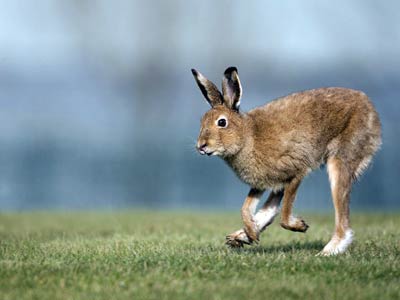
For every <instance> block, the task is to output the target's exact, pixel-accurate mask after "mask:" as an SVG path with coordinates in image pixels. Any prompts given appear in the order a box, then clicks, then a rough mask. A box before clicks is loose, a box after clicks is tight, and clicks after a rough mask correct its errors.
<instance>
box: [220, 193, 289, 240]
mask: <svg viewBox="0 0 400 300" xmlns="http://www.w3.org/2000/svg"><path fill="white" fill-rule="evenodd" d="M249 195H250V194H249ZM259 197H261V195H259ZM282 197H283V191H278V192H274V191H272V192H271V193H270V195H269V197H268V199H267V201H265V203H264V205H263V207H262V208H261V209H260V210H259V211H258V212H257V214H256V215H254V211H255V208H256V206H257V205H254V208H253V211H252V212H251V211H250V213H251V215H252V218H251V221H252V224H251V226H252V227H251V228H254V231H253V232H254V233H253V236H255V237H256V238H255V239H254V238H252V237H251V236H250V235H249V234H248V232H249V231H248V229H247V228H246V227H245V228H242V229H239V230H237V231H235V232H233V233H231V234H229V235H228V236H227V237H226V243H227V244H228V245H229V246H232V247H241V246H243V244H251V243H252V242H253V241H254V240H258V237H259V235H260V233H261V232H262V231H264V229H265V228H266V227H267V226H268V225H270V224H271V223H272V222H273V220H274V218H275V216H276V215H277V214H278V212H279V204H280V202H281V200H282ZM248 198H249V197H248ZM254 201H257V200H254ZM246 202H248V201H247V199H246V201H245V205H243V209H244V210H245V211H246V209H247V214H246V212H245V214H244V216H245V217H247V218H248V214H249V206H248V205H246ZM257 203H258V201H257ZM250 207H251V206H250ZM243 209H242V211H243ZM242 216H243V213H242ZM243 221H244V224H245V226H246V222H247V224H248V223H249V222H248V219H246V221H245V218H243Z"/></svg>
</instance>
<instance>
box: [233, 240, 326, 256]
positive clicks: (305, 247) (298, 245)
mask: <svg viewBox="0 0 400 300" xmlns="http://www.w3.org/2000/svg"><path fill="white" fill-rule="evenodd" d="M324 245H325V244H324V243H323V242H322V241H321V240H316V241H307V242H290V243H287V244H276V245H271V246H257V245H256V246H252V247H245V248H241V249H237V250H235V249H233V251H238V252H246V253H258V254H272V253H282V252H283V253H289V252H298V251H306V252H312V253H314V252H318V251H321V250H322V248H323V247H324Z"/></svg>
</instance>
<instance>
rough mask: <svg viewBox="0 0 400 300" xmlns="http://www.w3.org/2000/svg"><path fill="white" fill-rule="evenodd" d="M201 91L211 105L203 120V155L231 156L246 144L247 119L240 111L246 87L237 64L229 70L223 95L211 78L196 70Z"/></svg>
mask: <svg viewBox="0 0 400 300" xmlns="http://www.w3.org/2000/svg"><path fill="white" fill-rule="evenodd" d="M192 73H193V76H194V78H195V79H196V82H197V84H198V85H199V87H200V90H201V92H202V93H203V95H204V97H205V98H206V100H207V102H208V103H209V104H210V105H211V109H210V110H209V111H207V112H206V113H205V114H204V116H203V118H202V120H201V129H200V134H199V137H198V139H197V145H196V148H197V150H198V151H199V152H200V154H207V155H219V156H222V157H228V156H232V155H235V154H236V153H237V152H238V151H239V150H240V149H241V148H242V147H243V144H244V129H245V128H244V127H245V126H244V119H243V116H242V115H241V114H240V113H239V105H240V97H241V95H242V87H241V85H240V81H239V76H238V73H237V69H236V68H235V67H230V68H228V69H226V71H225V73H224V77H223V79H222V94H221V92H220V91H219V90H218V88H217V87H216V86H215V84H213V83H212V82H211V81H210V80H208V79H207V78H206V77H204V76H203V75H202V74H201V73H199V72H197V71H196V70H194V69H192Z"/></svg>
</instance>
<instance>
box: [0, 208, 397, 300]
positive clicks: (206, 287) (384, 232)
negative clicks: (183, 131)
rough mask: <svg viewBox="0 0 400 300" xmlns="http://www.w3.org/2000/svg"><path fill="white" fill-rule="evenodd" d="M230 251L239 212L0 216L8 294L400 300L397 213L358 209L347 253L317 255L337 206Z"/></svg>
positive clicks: (3, 291) (1, 264)
mask: <svg viewBox="0 0 400 300" xmlns="http://www.w3.org/2000/svg"><path fill="white" fill-rule="evenodd" d="M303 216H304V218H305V219H306V220H307V221H308V222H309V225H310V226H311V227H310V229H309V231H308V232H307V233H306V234H302V233H292V232H289V231H286V230H283V229H281V228H280V227H279V225H278V222H276V223H274V224H273V225H272V226H271V227H269V228H268V229H267V230H266V231H265V232H264V233H263V235H262V236H261V243H260V244H259V245H257V246H253V247H246V248H244V249H242V250H230V249H227V248H226V247H225V246H224V237H225V234H227V233H230V232H232V231H234V230H236V229H239V227H240V216H239V214H217V213H215V214H211V213H198V214H197V213H173V212H164V213H161V212H156V213H153V212H128V213H22V214H0V298H1V299H19V300H20V299H206V300H210V299H299V298H302V299H351V300H356V299H374V300H376V299H400V245H399V240H400V218H399V217H400V215H399V214H389V215H373V214H355V215H353V217H352V220H353V229H354V230H355V234H356V235H355V237H356V240H355V243H354V244H353V246H352V247H351V249H350V252H349V253H348V254H345V255H342V256H339V257H328V258H326V257H315V254H316V253H317V252H318V251H319V250H321V249H322V247H323V246H324V243H326V242H327V241H328V240H329V237H330V234H331V231H332V229H333V220H332V219H333V213H332V214H329V215H315V214H309V215H308V214H303Z"/></svg>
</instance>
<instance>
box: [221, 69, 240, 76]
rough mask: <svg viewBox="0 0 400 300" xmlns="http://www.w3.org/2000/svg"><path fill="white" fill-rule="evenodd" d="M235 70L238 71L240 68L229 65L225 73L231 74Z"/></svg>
mask: <svg viewBox="0 0 400 300" xmlns="http://www.w3.org/2000/svg"><path fill="white" fill-rule="evenodd" d="M233 72H236V73H237V72H238V70H237V69H236V67H229V68H228V69H226V70H225V72H224V75H229V74H232V73H233Z"/></svg>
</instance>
